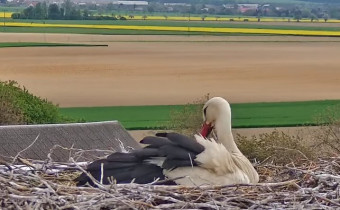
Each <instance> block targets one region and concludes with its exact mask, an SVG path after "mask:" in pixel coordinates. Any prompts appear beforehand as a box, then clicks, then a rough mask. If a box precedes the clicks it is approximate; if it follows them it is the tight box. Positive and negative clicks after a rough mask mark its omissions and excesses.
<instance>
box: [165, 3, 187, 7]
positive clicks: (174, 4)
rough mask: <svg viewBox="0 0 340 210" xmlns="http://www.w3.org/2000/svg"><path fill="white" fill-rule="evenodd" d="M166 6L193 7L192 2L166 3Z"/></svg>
mask: <svg viewBox="0 0 340 210" xmlns="http://www.w3.org/2000/svg"><path fill="white" fill-rule="evenodd" d="M164 6H175V7H191V4H187V3H164Z"/></svg>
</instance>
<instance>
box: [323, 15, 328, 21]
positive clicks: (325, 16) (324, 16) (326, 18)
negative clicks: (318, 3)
mask: <svg viewBox="0 0 340 210" xmlns="http://www.w3.org/2000/svg"><path fill="white" fill-rule="evenodd" d="M328 18H329V16H328V14H326V13H325V14H324V15H323V19H324V21H325V22H327V20H328Z"/></svg>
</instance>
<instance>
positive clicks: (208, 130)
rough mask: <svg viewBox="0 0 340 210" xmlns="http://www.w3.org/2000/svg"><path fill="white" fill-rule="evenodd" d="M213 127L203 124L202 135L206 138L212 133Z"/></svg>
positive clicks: (209, 124)
mask: <svg viewBox="0 0 340 210" xmlns="http://www.w3.org/2000/svg"><path fill="white" fill-rule="evenodd" d="M212 129H213V127H212V126H211V123H208V124H207V123H203V126H202V129H201V135H202V136H203V137H204V138H206V137H207V136H208V135H209V134H210V133H211V131H212Z"/></svg>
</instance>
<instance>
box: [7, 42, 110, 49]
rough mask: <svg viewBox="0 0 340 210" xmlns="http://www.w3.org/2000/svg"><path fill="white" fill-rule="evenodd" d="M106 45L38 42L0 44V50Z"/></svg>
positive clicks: (102, 45)
mask: <svg viewBox="0 0 340 210" xmlns="http://www.w3.org/2000/svg"><path fill="white" fill-rule="evenodd" d="M107 46H108V45H104V44H101V45H92V44H65V43H39V42H0V48H5V47H107Z"/></svg>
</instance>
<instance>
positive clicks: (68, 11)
mask: <svg viewBox="0 0 340 210" xmlns="http://www.w3.org/2000/svg"><path fill="white" fill-rule="evenodd" d="M62 6H63V8H64V14H62V16H63V17H64V18H65V19H72V18H71V16H72V13H73V12H74V8H73V5H72V2H71V0H64V3H63V5H62ZM73 15H74V14H73ZM79 16H80V15H79Z"/></svg>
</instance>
